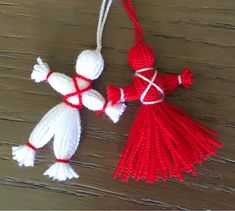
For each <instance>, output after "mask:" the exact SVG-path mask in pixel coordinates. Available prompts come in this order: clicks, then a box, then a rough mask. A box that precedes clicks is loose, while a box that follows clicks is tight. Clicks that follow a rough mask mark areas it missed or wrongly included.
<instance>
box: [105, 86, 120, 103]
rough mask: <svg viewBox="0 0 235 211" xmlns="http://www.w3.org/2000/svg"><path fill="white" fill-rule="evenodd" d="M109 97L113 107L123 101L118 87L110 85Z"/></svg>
mask: <svg viewBox="0 0 235 211" xmlns="http://www.w3.org/2000/svg"><path fill="white" fill-rule="evenodd" d="M107 95H108V99H109V101H110V102H111V104H112V105H114V104H116V103H118V102H119V101H120V100H121V91H120V89H119V88H118V87H116V86H113V85H109V86H108V88H107Z"/></svg>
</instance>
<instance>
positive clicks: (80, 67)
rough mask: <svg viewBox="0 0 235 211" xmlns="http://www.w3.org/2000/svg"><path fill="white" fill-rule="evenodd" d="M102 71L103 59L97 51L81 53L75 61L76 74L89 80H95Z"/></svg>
mask: <svg viewBox="0 0 235 211" xmlns="http://www.w3.org/2000/svg"><path fill="white" fill-rule="evenodd" d="M103 69H104V59H103V57H102V55H101V53H100V51H97V50H85V51H82V52H81V53H80V54H79V55H78V58H77V61H76V72H77V74H80V75H82V76H84V77H86V78H88V79H90V80H95V79H97V78H98V77H99V76H100V74H101V73H102V71H103Z"/></svg>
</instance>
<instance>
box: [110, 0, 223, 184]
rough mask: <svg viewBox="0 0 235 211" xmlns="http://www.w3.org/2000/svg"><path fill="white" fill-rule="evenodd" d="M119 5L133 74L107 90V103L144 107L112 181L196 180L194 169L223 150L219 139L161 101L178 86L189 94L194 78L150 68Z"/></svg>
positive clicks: (127, 1) (139, 35) (147, 52)
mask: <svg viewBox="0 0 235 211" xmlns="http://www.w3.org/2000/svg"><path fill="white" fill-rule="evenodd" d="M122 3H123V5H124V7H125V9H126V11H127V13H128V15H129V16H130V18H131V19H132V21H133V23H134V25H135V32H136V44H135V45H134V46H133V47H132V48H131V49H130V50H129V53H128V62H129V65H130V67H131V68H132V70H133V71H134V76H133V83H131V84H129V85H127V86H125V87H123V88H119V87H116V86H113V85H109V86H108V90H107V92H108V98H109V100H110V101H111V102H112V103H113V104H116V103H117V102H120V101H125V100H140V101H141V102H142V105H141V107H140V110H139V111H138V114H137V115H136V118H135V120H134V123H133V124H132V126H131V130H130V133H129V136H128V140H127V143H126V146H125V149H124V151H123V153H122V156H121V159H120V162H119V164H118V166H117V168H116V170H115V172H114V175H113V177H114V178H116V177H120V178H121V180H122V181H123V182H127V181H128V179H129V177H132V178H133V179H134V180H136V181H138V180H141V179H145V180H146V182H148V183H152V182H154V181H157V180H158V179H159V178H161V179H162V180H166V179H167V178H169V177H176V178H178V179H179V180H181V181H182V180H183V173H184V172H186V173H192V174H193V175H196V172H195V171H194V169H193V166H194V164H196V163H198V164H201V163H202V160H206V159H207V158H208V156H209V155H212V154H215V153H216V151H215V148H216V147H221V143H219V142H217V141H216V140H214V139H213V137H218V134H217V133H216V132H214V131H212V130H210V129H207V128H205V127H204V126H202V125H201V124H199V123H197V122H195V121H194V120H192V119H191V118H190V116H189V115H187V114H186V113H185V112H184V111H182V110H181V109H179V108H177V107H175V106H173V105H170V104H169V103H168V102H167V101H166V100H165V96H166V95H168V94H170V93H172V92H173V91H174V90H175V89H176V88H177V87H179V86H183V87H185V88H186V89H188V88H189V87H190V86H191V84H192V73H191V71H190V69H189V68H185V69H184V70H183V71H182V72H181V73H180V74H179V75H175V74H163V75H161V74H159V73H158V71H157V70H156V69H154V68H153V66H154V62H155V55H154V52H153V50H152V49H151V48H150V47H149V46H148V45H146V44H144V43H143V31H142V28H141V26H140V25H139V23H138V21H137V18H136V15H135V12H134V9H133V7H132V4H131V0H122Z"/></svg>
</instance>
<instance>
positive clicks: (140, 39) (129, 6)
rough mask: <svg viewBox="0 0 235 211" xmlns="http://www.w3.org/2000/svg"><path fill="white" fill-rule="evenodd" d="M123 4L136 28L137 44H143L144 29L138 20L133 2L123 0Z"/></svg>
mask: <svg viewBox="0 0 235 211" xmlns="http://www.w3.org/2000/svg"><path fill="white" fill-rule="evenodd" d="M122 4H123V6H124V8H125V10H126V12H127V14H128V16H129V17H130V19H131V20H132V22H133V24H134V27H135V39H136V42H137V43H142V42H143V29H142V27H141V25H140V24H139V22H138V19H137V17H136V14H135V10H134V8H133V6H132V3H131V0H122Z"/></svg>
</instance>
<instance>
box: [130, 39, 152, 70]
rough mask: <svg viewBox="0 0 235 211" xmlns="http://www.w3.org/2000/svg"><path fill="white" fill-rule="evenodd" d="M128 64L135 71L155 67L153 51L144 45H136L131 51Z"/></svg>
mask: <svg viewBox="0 0 235 211" xmlns="http://www.w3.org/2000/svg"><path fill="white" fill-rule="evenodd" d="M128 62H129V65H130V66H131V68H132V69H133V70H134V71H136V70H140V69H142V68H148V67H153V66H154V63H155V55H154V52H153V49H152V48H150V47H149V46H148V45H146V44H143V43H137V44H135V45H134V46H133V47H132V48H131V49H130V50H129V53H128Z"/></svg>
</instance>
